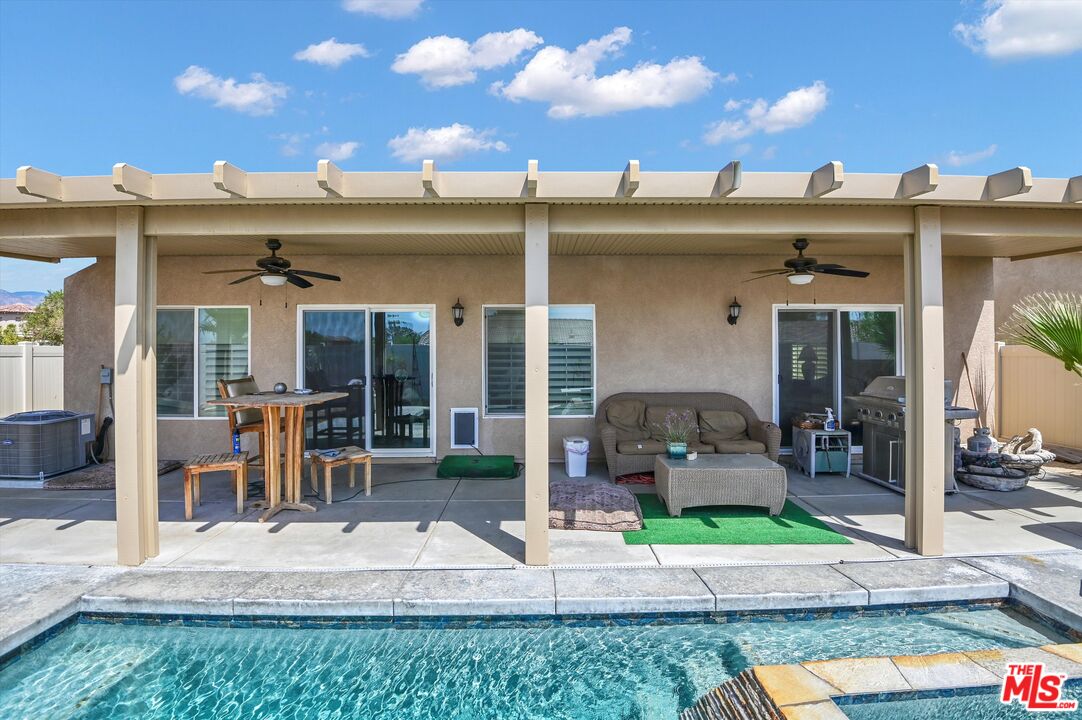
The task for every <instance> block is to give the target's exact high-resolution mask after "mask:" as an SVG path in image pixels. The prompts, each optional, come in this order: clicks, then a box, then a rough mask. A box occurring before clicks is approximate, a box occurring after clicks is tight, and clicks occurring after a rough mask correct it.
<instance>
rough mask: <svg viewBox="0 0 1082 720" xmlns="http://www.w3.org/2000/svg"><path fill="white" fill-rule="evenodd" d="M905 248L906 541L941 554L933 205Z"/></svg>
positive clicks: (917, 213) (919, 217)
mask: <svg viewBox="0 0 1082 720" xmlns="http://www.w3.org/2000/svg"><path fill="white" fill-rule="evenodd" d="M914 226H915V231H914V233H913V234H912V235H910V236H909V237H907V239H906V242H905V248H904V261H903V266H904V270H905V296H904V302H905V305H904V311H905V312H904V318H905V330H904V333H903V342H904V353H903V354H904V356H905V375H906V412H905V437H906V442H905V478H906V487H905V545H906V547H909V548H916V550H917V552H918V553H920V554H921V555H930V556H935V555H942V554H943V512H944V500H943V481H944V474H945V470H946V468H945V467H944V453H945V452H946V448H945V447H944V423H945V415H944V412H943V379H944V369H943V352H944V350H943V242H942V231H941V225H940V211H939V208H937V207H918V208H916V209H915V210H914Z"/></svg>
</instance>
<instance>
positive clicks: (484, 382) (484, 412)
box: [481, 303, 597, 420]
mask: <svg viewBox="0 0 1082 720" xmlns="http://www.w3.org/2000/svg"><path fill="white" fill-rule="evenodd" d="M549 307H550V308H590V312H591V313H592V314H593V319H594V322H593V337H592V338H591V339H590V342H591V348H592V350H593V352H592V353H591V364H592V367H591V368H590V374H591V380H592V381H593V388H592V390H593V392H592V393H591V395H592V398H593V401H592V409H591V410H590V414H589V415H549V419H550V420H562V419H566V420H572V419H579V420H582V419H588V418H593V417H595V416H596V415H597V306H596V305H595V304H593V303H559V304H555V303H552V304H550V305H549ZM489 308H494V309H500V308H517V309H523V310H524V309H525V308H526V306H525V305H524V304H523V303H488V304H485V305H481V417H482V418H484V419H485V420H489V419H492V420H516V419H517V420H521V419H522V418H524V417H526V415H525V413H513V414H503V413H500V414H498V415H491V414H489V412H488V322H487V315H486V314H485V313H486V311H487V310H488V309H489ZM546 397H547V395H546Z"/></svg>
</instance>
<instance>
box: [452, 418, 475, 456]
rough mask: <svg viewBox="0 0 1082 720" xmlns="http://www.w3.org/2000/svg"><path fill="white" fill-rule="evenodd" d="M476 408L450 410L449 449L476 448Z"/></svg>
mask: <svg viewBox="0 0 1082 720" xmlns="http://www.w3.org/2000/svg"><path fill="white" fill-rule="evenodd" d="M478 414H479V413H478V411H477V408H451V449H452V450H465V449H469V448H475V447H477V442H478V440H477V416H478Z"/></svg>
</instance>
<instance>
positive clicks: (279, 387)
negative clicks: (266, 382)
mask: <svg viewBox="0 0 1082 720" xmlns="http://www.w3.org/2000/svg"><path fill="white" fill-rule="evenodd" d="M287 389H288V388H287V387H286V384H285V383H274V392H276V393H278V394H279V395H281V394H282V393H284V392H285V391H286V390H287Z"/></svg>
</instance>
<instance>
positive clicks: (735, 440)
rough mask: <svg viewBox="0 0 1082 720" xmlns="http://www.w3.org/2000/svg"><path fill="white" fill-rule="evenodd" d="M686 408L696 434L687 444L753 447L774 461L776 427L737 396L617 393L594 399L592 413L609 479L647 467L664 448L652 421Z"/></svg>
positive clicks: (732, 449)
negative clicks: (692, 413)
mask: <svg viewBox="0 0 1082 720" xmlns="http://www.w3.org/2000/svg"><path fill="white" fill-rule="evenodd" d="M686 408H690V409H692V410H694V411H695V413H696V415H697V418H698V424H699V434H698V435H697V436H692V437H691V438H689V440H688V449H689V450H694V451H696V452H700V453H752V454H756V455H765V456H766V457H768V458H770V459H771V460H773V461H775V462H777V460H778V451H779V449H780V447H781V428H779V427H778V426H777V425H775V424H774V423H772V422H764V421H762V420H760V419H759V417H758V416H757V415H756V414H755V411H754V410H752V409H751V406H750V405H748V404H747V403H746V402H744V401H743V400H741V399H740V398H738V397H735V396H733V395H728V394H726V393H718V392H661V393H637V392H627V393H617V394H616V395H612V396H611V397H608V398H606V399H605V400H603V401H602V402H601V403H600V404H599V405H598V407H597V415H596V421H597V432H598V434H599V435H600V436H601V444H602V445H603V446H604V448H605V462H606V464H607V465H608V468H609V479H611V480H615V479H616V478H617V477H619V476H620V475H627V474H629V473H636V472H650V471H652V470H653V469H654V458H655V457H656V456H657V455H658V454H660V453H663V452H665V443H664V442H663V441H661V439H660V437H659V434H658V431H657V428H656V424H657V423H658V422H660V420H661V418H663V417H664V415H665V413H666V412H667V411H668V410H669V409H677V410H683V409H686ZM640 409H641V412H640ZM704 413H705V414H704ZM741 420H742V421H741Z"/></svg>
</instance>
